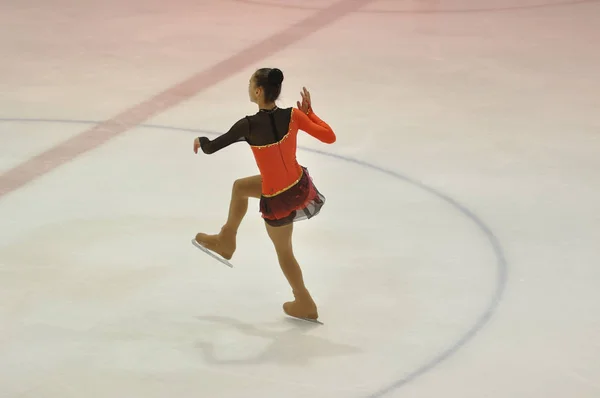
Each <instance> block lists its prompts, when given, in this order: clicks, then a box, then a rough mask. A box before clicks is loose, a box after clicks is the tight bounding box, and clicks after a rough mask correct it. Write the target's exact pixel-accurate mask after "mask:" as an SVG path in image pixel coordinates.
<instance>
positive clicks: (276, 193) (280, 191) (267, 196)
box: [262, 170, 304, 198]
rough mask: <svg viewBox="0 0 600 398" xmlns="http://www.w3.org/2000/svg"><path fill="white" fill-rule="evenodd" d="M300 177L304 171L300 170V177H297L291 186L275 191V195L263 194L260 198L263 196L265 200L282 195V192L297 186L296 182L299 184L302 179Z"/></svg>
mask: <svg viewBox="0 0 600 398" xmlns="http://www.w3.org/2000/svg"><path fill="white" fill-rule="evenodd" d="M302 176H304V170H302V172H301V173H300V177H298V179H297V180H296V181H294V182H293V183H292V184H290V185H289V186H287V187H285V188H283V189H281V190H279V191H277V192H275V193H272V194H269V195H265V194H264V193H263V194H262V196H264V197H265V198H272V197H273V196H277V195H279V194H280V193H283V192H285V191H287V190H289V189H290V188H292V187H293V186H294V185H296V184H298V182H300V180H301V179H302Z"/></svg>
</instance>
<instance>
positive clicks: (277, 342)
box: [196, 316, 361, 366]
mask: <svg viewBox="0 0 600 398" xmlns="http://www.w3.org/2000/svg"><path fill="white" fill-rule="evenodd" d="M197 319H199V320H202V321H207V322H213V323H218V324H221V325H224V326H225V327H228V328H233V329H235V330H236V331H237V332H240V333H243V334H245V335H246V336H250V337H258V338H261V339H267V340H270V343H269V344H268V346H267V347H266V348H265V349H264V350H263V351H262V352H261V353H259V354H258V355H252V356H245V357H244V358H235V359H219V358H218V357H219V353H218V352H215V351H217V350H216V349H215V346H214V344H213V343H210V342H207V341H202V342H199V343H197V345H196V347H198V348H200V349H201V350H202V353H203V354H204V356H205V358H206V362H207V363H209V364H221V365H222V364H227V365H236V364H239V365H246V364H256V363H262V362H276V363H277V364H279V365H288V366H303V365H306V364H308V363H309V362H310V361H311V360H313V359H316V358H322V357H336V356H348V355H353V354H356V353H358V352H360V351H361V350H360V349H358V348H357V347H354V346H350V345H347V344H341V343H335V342H332V341H330V340H327V339H326V338H323V337H319V336H314V335H311V334H308V333H307V332H309V331H310V330H312V329H314V328H318V327H322V326H320V325H317V324H312V323H310V322H306V321H301V320H296V319H291V318H286V319H285V321H286V323H287V324H288V325H289V328H288V329H286V330H283V331H282V330H274V331H273V330H265V329H259V328H257V327H256V326H254V325H251V324H247V323H242V322H240V321H238V320H236V319H233V318H227V317H220V316H198V317H197ZM277 325H278V326H281V324H277ZM217 333H218V331H217ZM228 357H230V355H228Z"/></svg>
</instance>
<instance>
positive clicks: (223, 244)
mask: <svg viewBox="0 0 600 398" xmlns="http://www.w3.org/2000/svg"><path fill="white" fill-rule="evenodd" d="M261 189H262V179H261V177H260V175H256V176H252V177H246V178H241V179H239V180H236V181H235V182H234V183H233V188H232V190H231V202H230V203H229V216H228V217H227V222H226V223H225V225H223V227H222V228H221V232H220V233H219V234H218V235H207V234H205V233H199V234H197V235H196V241H197V242H198V243H200V244H201V245H203V246H204V247H206V248H207V249H209V250H212V251H214V252H215V253H218V254H219V255H221V256H223V258H226V259H228V260H229V259H231V257H233V253H234V252H235V248H236V242H235V241H236V237H237V231H238V229H239V228H240V225H241V223H242V220H243V219H244V216H245V215H246V212H247V211H248V198H260V195H261V192H262V191H261Z"/></svg>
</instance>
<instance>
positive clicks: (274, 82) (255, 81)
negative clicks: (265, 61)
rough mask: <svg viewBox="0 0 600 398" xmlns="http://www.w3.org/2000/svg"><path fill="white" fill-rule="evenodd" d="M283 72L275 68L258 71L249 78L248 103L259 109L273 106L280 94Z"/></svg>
mask: <svg viewBox="0 0 600 398" xmlns="http://www.w3.org/2000/svg"><path fill="white" fill-rule="evenodd" d="M282 82H283V72H282V71H280V70H279V69H277V68H261V69H258V70H257V71H256V72H254V74H253V75H252V77H251V78H250V85H249V88H248V93H249V95H250V101H252V102H254V103H256V104H258V106H259V107H263V106H269V105H273V104H274V102H275V101H276V100H277V99H278V98H279V94H281V83H282Z"/></svg>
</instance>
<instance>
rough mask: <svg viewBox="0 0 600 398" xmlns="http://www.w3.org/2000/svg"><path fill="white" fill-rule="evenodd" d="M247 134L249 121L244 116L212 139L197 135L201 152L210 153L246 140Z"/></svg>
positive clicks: (248, 132)
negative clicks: (226, 130) (223, 132)
mask: <svg viewBox="0 0 600 398" xmlns="http://www.w3.org/2000/svg"><path fill="white" fill-rule="evenodd" d="M249 134H250V122H249V120H248V118H247V117H245V118H243V119H240V120H238V121H237V122H236V123H235V124H234V125H233V126H232V127H231V128H230V129H229V131H228V132H226V133H225V134H223V135H220V136H218V137H217V138H215V139H214V140H212V141H211V140H209V139H208V138H206V137H199V139H200V147H201V148H202V152H204V153H206V154H209V155H210V154H211V153H215V152H217V151H219V150H221V149H223V148H225V147H228V146H229V145H231V144H233V143H236V142H240V141H247V139H248V136H249Z"/></svg>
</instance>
